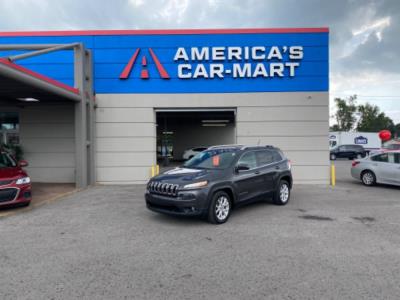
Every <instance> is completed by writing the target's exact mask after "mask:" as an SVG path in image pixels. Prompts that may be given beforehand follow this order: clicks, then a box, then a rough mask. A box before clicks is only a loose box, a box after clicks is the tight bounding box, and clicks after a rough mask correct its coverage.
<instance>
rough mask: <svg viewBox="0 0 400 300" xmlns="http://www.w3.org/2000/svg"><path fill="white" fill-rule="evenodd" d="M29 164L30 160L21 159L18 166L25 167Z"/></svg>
mask: <svg viewBox="0 0 400 300" xmlns="http://www.w3.org/2000/svg"><path fill="white" fill-rule="evenodd" d="M27 166H28V162H27V161H26V160H20V161H19V162H18V167H21V168H24V167H27Z"/></svg>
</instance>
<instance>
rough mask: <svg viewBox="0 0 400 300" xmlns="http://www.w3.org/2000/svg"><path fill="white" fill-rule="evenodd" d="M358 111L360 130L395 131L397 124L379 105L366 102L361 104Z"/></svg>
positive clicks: (358, 127)
mask: <svg viewBox="0 0 400 300" xmlns="http://www.w3.org/2000/svg"><path fill="white" fill-rule="evenodd" d="M357 111H358V114H359V120H358V122H357V130H358V131H366V132H378V131H380V130H383V129H388V130H390V131H391V132H392V133H394V131H395V125H394V123H393V120H392V119H391V118H389V117H388V116H386V115H385V113H383V112H381V111H380V109H379V107H378V106H376V105H372V104H369V103H366V104H364V105H359V106H358V109H357Z"/></svg>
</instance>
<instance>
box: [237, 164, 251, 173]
mask: <svg viewBox="0 0 400 300" xmlns="http://www.w3.org/2000/svg"><path fill="white" fill-rule="evenodd" d="M248 170H250V167H249V166H248V165H246V164H238V165H237V166H236V168H235V171H236V173H239V172H241V171H248Z"/></svg>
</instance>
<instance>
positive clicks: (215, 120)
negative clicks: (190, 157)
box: [156, 109, 236, 167]
mask: <svg viewBox="0 0 400 300" xmlns="http://www.w3.org/2000/svg"><path fill="white" fill-rule="evenodd" d="M235 115H236V113H235V110H234V109H224V110H217V109H209V110H207V109H202V110H193V109H192V110H185V109H180V110H156V121H157V161H158V163H159V164H160V165H161V166H164V167H165V166H168V165H171V164H172V165H173V164H177V163H178V164H179V163H180V162H182V161H183V160H184V159H183V153H184V151H185V150H187V149H191V148H196V147H208V146H212V145H226V144H234V143H235V142H236V126H235Z"/></svg>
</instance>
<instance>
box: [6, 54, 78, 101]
mask: <svg viewBox="0 0 400 300" xmlns="http://www.w3.org/2000/svg"><path fill="white" fill-rule="evenodd" d="M0 63H1V64H3V65H6V66H8V67H10V68H13V69H15V70H17V71H20V72H22V73H25V74H27V75H30V76H32V77H35V78H37V79H40V80H43V81H45V82H47V83H50V84H52V85H54V86H56V87H59V88H62V89H65V90H68V91H70V92H72V93H74V94H78V95H79V89H77V88H74V87H72V86H69V85H67V84H64V83H62V82H60V81H57V80H54V79H52V78H50V77H47V76H44V75H42V74H39V73H36V72H34V71H32V70H29V69H27V68H24V67H22V66H20V65H17V64H15V63H12V62H10V61H9V60H8V59H5V58H0Z"/></svg>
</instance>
